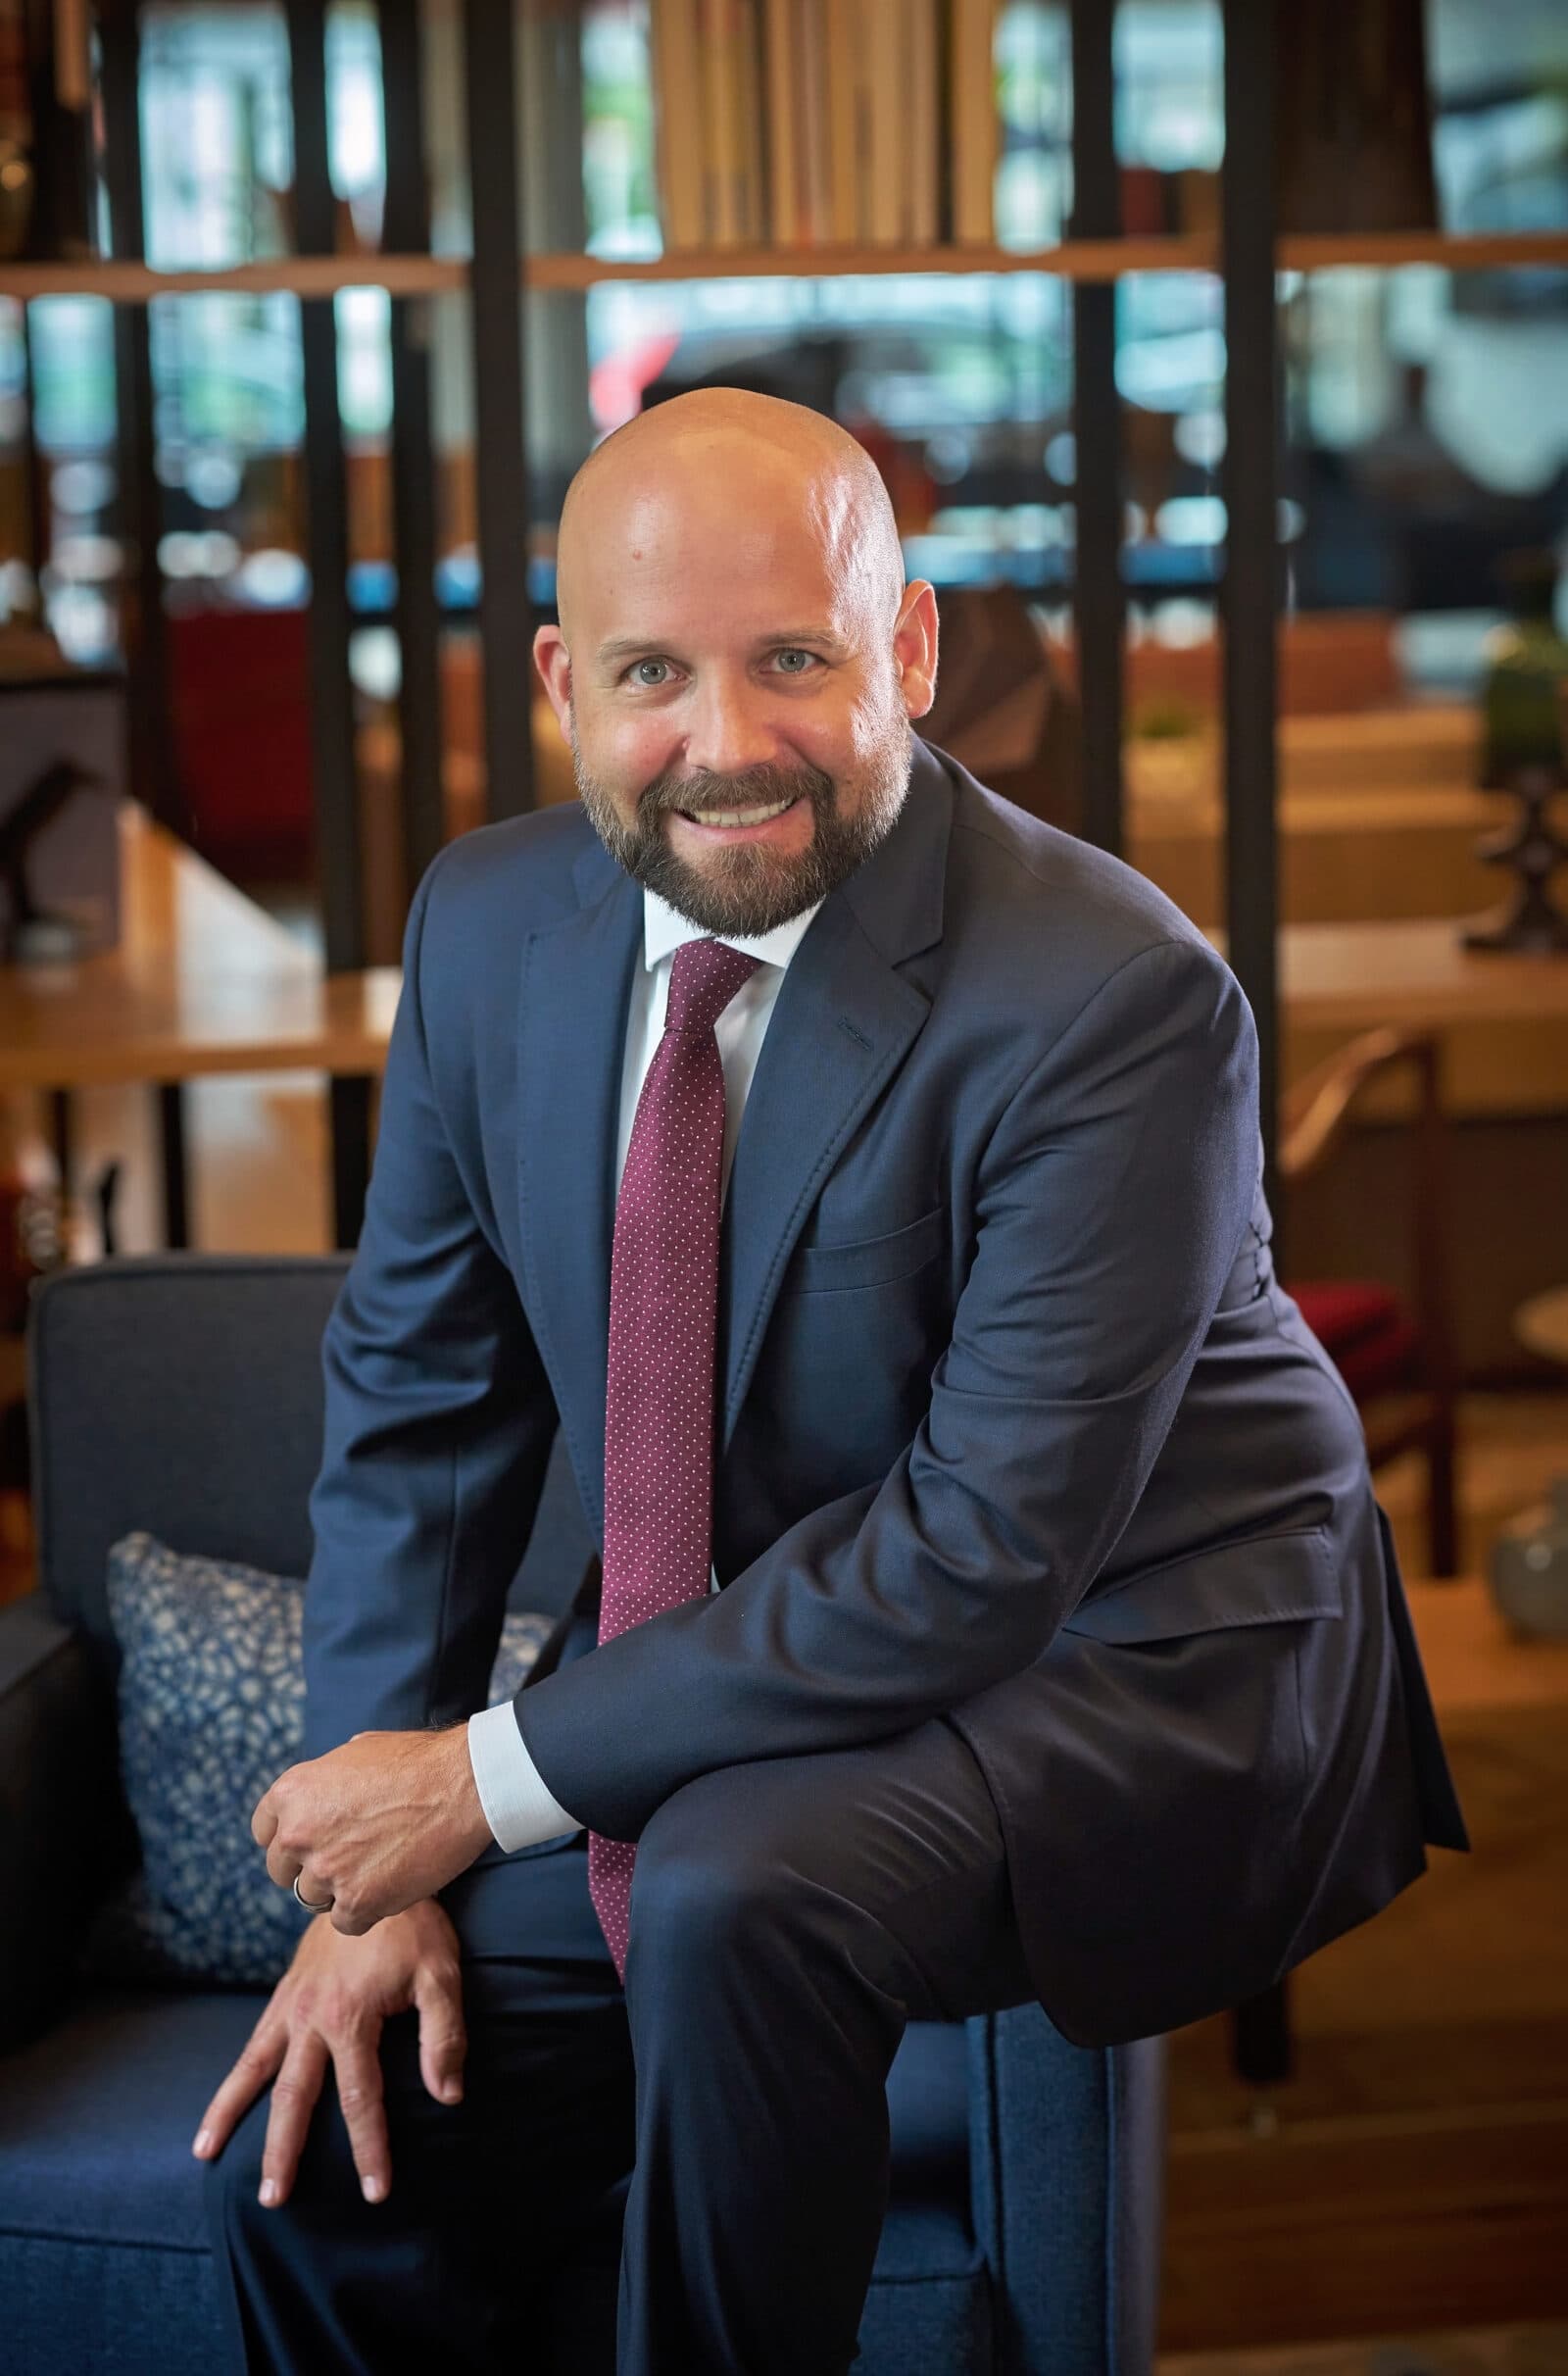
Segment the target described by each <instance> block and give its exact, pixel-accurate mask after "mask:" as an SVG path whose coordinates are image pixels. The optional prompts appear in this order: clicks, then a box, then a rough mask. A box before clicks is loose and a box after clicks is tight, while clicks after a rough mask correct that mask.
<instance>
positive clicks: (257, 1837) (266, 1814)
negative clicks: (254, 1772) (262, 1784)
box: [251, 1782, 277, 1879]
mask: <svg viewBox="0 0 1568 2376" xmlns="http://www.w3.org/2000/svg"><path fill="white" fill-rule="evenodd" d="M276 1788H277V1785H276V1783H275V1782H274V1783H273V1785H272V1790H275V1789H276ZM276 1829H277V1811H276V1809H275V1807H273V1805H272V1791H271V1790H270V1791H268V1792H266V1793H265V1794H264V1796H263V1797H262V1798H260V1799H258V1800H257V1802H256V1812H255V1814H254V1815H252V1817H251V1838H252V1839H253V1840H254V1841H255V1843H256V1845H257V1847H258V1848H268V1847H270V1845H271V1839H272V1834H273V1832H275V1831H276ZM273 1877H274V1879H275V1877H276V1876H275V1875H274V1876H273Z"/></svg>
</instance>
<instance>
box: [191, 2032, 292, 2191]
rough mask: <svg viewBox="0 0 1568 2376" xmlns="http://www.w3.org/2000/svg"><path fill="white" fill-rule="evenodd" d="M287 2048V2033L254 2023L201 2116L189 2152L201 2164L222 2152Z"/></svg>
mask: <svg viewBox="0 0 1568 2376" xmlns="http://www.w3.org/2000/svg"><path fill="white" fill-rule="evenodd" d="M287 2044H288V2033H287V2032H286V2031H285V2030H284V2029H282V2028H281V2027H278V2026H273V2025H272V2024H271V2022H270V2019H269V2018H266V2017H264V2018H263V2019H262V2020H261V2021H259V2022H258V2023H257V2025H256V2027H255V2029H254V2030H252V2032H251V2035H250V2038H249V2041H248V2042H247V2044H246V2047H245V2051H244V2053H243V2054H241V2055H240V2058H239V2060H238V2061H237V2062H236V2063H235V2065H234V2067H233V2069H232V2070H231V2071H230V2072H229V2074H228V2077H227V2078H226V2079H225V2080H224V2081H223V2084H222V2086H221V2088H220V2089H219V2091H218V2093H217V2095H216V2096H215V2097H214V2098H213V2100H212V2102H211V2104H209V2105H208V2106H207V2109H206V2111H205V2112H203V2114H202V2117H201V2123H200V2126H199V2127H198V2128H197V2131H196V2140H195V2143H194V2144H193V2145H192V2147H191V2152H192V2153H196V2154H198V2155H199V2156H200V2158H201V2159H202V2160H203V2161H211V2160H212V2159H213V2157H214V2155H215V2154H217V2153H221V2152H222V2150H223V2148H224V2146H225V2145H226V2144H227V2143H228V2141H229V2138H230V2137H231V2136H232V2135H233V2133H234V2124H235V2122H236V2121H237V2120H238V2119H239V2117H240V2115H241V2113H243V2112H247V2111H249V2109H250V2107H251V2105H252V2104H254V2103H255V2102H256V2099H257V2097H258V2096H259V2095H260V2094H261V2092H262V2090H263V2088H264V2087H266V2085H267V2083H268V2081H269V2080H270V2078H271V2076H272V2074H273V2072H274V2071H275V2070H276V2069H277V2066H278V2064H279V2063H280V2062H281V2061H282V2059H283V2050H284V2048H285V2047H286V2046H287Z"/></svg>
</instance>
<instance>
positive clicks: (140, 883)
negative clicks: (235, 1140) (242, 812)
mask: <svg viewBox="0 0 1568 2376" xmlns="http://www.w3.org/2000/svg"><path fill="white" fill-rule="evenodd" d="M120 830H121V853H122V866H123V875H122V903H121V905H122V930H121V938H120V941H119V943H118V945H117V946H116V947H115V948H113V949H109V950H105V951H103V952H102V953H100V954H99V955H96V956H92V957H87V958H83V959H79V960H76V961H74V962H68V963H62V964H58V965H57V964H44V965H31V964H29V965H0V1093H4V1092H5V1091H8V1090H29V1089H30V1090H42V1091H44V1092H46V1093H48V1094H49V1095H50V1096H51V1097H52V1099H53V1101H54V1114H55V1122H56V1136H57V1140H58V1141H60V1142H61V1144H60V1153H61V1155H62V1157H63V1159H64V1164H63V1167H69V1160H70V1100H71V1093H72V1092H73V1090H77V1089H82V1088H86V1087H89V1086H91V1085H93V1084H96V1083H101V1082H117V1083H141V1082H145V1083H149V1084H151V1085H153V1086H154V1087H156V1089H157V1091H158V1093H159V1101H160V1118H161V1123H162V1133H163V1146H164V1189H165V1229H166V1235H167V1238H168V1241H169V1243H170V1244H171V1245H172V1246H182V1245H185V1244H187V1243H188V1238H189V1221H188V1216H189V1199H188V1193H187V1182H186V1161H185V1146H184V1122H183V1107H182V1100H181V1095H180V1091H181V1086H182V1084H183V1083H184V1082H186V1081H190V1080H194V1079H197V1078H199V1077H201V1076H202V1075H204V1074H210V1073H221V1072H287V1071H319V1072H324V1073H325V1074H327V1075H328V1077H329V1079H330V1082H331V1096H332V1113H333V1133H332V1137H333V1190H334V1215H335V1226H336V1235H337V1239H338V1243H339V1244H340V1245H345V1246H352V1245H353V1243H354V1242H355V1239H356V1238H357V1237H358V1235H359V1226H360V1218H361V1214H362V1212H363V1208H364V1201H365V1182H366V1176H367V1169H368V1114H369V1090H370V1084H371V1082H372V1080H373V1079H374V1077H375V1076H376V1075H377V1074H378V1073H379V1072H380V1070H381V1067H382V1064H383V1063H384V1061H385V1056H386V1045H387V1039H388V1036H389V1034H390V1032H391V1027H392V1016H393V1013H394V1011H395V1009H396V1006H397V999H398V991H399V987H400V981H401V976H400V974H399V971H398V968H397V967H396V966H379V967H375V968H373V969H372V970H370V971H368V972H363V973H343V974H335V975H326V974H323V972H322V970H321V968H320V966H319V964H317V962H316V961H315V960H314V959H313V958H312V957H311V956H310V955H309V954H308V953H307V952H306V951H304V950H302V949H301V948H300V947H299V946H298V945H297V944H296V942H295V941H293V940H292V939H291V938H290V936H289V935H288V933H287V932H285V931H284V930H283V928H282V926H281V925H280V924H278V923H276V922H274V921H273V919H272V918H271V917H270V916H268V915H266V914H265V913H264V911H263V910H262V909H260V908H258V907H257V906H256V904H255V902H254V901H252V900H249V899H247V898H245V896H244V895H243V893H241V892H239V891H237V890H235V888H234V886H233V885H232V883H229V882H227V881H225V879H224V878H223V876H221V874H219V873H218V872H217V871H216V870H215V869H214V868H213V867H212V866H208V865H207V863H206V861H205V860H204V859H202V858H200V857H198V855H197V854H196V853H195V852H194V851H193V850H191V849H189V848H187V847H186V845H185V844H184V843H182V842H180V841H179V840H177V839H176V838H175V836H174V835H172V834H171V833H168V832H166V831H164V829H163V828H162V827H161V826H159V825H158V824H156V823H155V822H154V821H153V820H152V818H151V817H148V815H147V814H146V812H145V811H144V810H143V809H141V808H140V807H139V806H138V805H137V804H136V803H135V802H133V801H129V800H126V801H123V802H122V803H121V808H120Z"/></svg>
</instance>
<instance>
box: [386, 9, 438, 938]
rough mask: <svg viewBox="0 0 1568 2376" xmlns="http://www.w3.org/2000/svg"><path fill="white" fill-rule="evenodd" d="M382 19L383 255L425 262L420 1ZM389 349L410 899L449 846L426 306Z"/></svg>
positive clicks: (394, 328) (402, 315)
mask: <svg viewBox="0 0 1568 2376" xmlns="http://www.w3.org/2000/svg"><path fill="white" fill-rule="evenodd" d="M379 17H380V25H381V87H382V92H383V95H384V96H383V106H384V115H385V125H386V206H385V211H384V213H383V216H382V225H381V244H382V246H383V248H384V249H386V251H387V252H388V253H389V254H391V255H401V256H422V255H423V254H425V252H426V251H427V249H428V248H429V245H430V199H429V185H428V181H427V179H426V173H425V144H424V118H423V110H422V108H421V105H420V94H421V92H422V90H423V87H424V77H423V73H422V69H421V56H420V51H421V36H420V18H419V6H418V0H379ZM391 350H392V522H393V539H394V558H395V560H396V564H397V580H398V591H397V613H396V623H397V635H398V652H399V666H400V677H399V692H398V724H399V728H400V736H401V741H402V746H403V757H402V791H403V800H402V812H403V856H404V880H405V888H406V891H407V893H408V895H409V896H410V897H411V898H412V896H413V894H414V891H415V889H416V887H417V883H418V880H419V877H420V876H421V875H422V874H423V872H424V870H425V868H426V866H429V864H430V861H431V860H432V859H433V858H434V856H435V854H436V852H437V851H438V850H439V849H440V847H441V844H442V843H443V841H445V839H446V809H445V803H444V801H443V798H442V789H441V621H440V618H439V615H438V613H437V609H436V599H435V543H436V520H435V469H434V463H433V460H432V456H431V450H430V300H429V298H428V297H394V298H393V299H392V301H391Z"/></svg>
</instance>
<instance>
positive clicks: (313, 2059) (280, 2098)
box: [261, 2030, 326, 2207]
mask: <svg viewBox="0 0 1568 2376" xmlns="http://www.w3.org/2000/svg"><path fill="white" fill-rule="evenodd" d="M325 2073H326V2047H325V2044H324V2043H323V2041H322V2040H321V2039H320V2037H319V2036H318V2034H317V2032H316V2031H315V2030H299V2031H296V2033H295V2035H294V2036H293V2037H292V2038H291V2039H290V2040H289V2046H288V2053H287V2054H285V2055H284V2057H283V2067H282V2069H281V2070H280V2071H279V2072H278V2074H277V2077H276V2078H275V2079H274V2080H273V2082H272V2102H271V2108H270V2111H269V2113H268V2116H267V2143H266V2144H265V2146H264V2147H263V2148H262V2193H261V2199H262V2201H263V2203H266V2204H268V2205H269V2207H270V2206H271V2205H272V2204H273V2203H283V2202H286V2201H287V2199H288V2192H289V2189H290V2187H292V2185H293V2184H294V2174H295V2172H296V2171H297V2170H298V2168H299V2166H300V2155H301V2153H303V2152H304V2151H305V2136H306V2131H307V2130H308V2129H309V2127H310V2125H311V2114H312V2112H314V2111H315V2109H316V2104H317V2099H318V2098H319V2095H320V2093H321V2081H322V2079H323V2077H324V2076H325Z"/></svg>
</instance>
